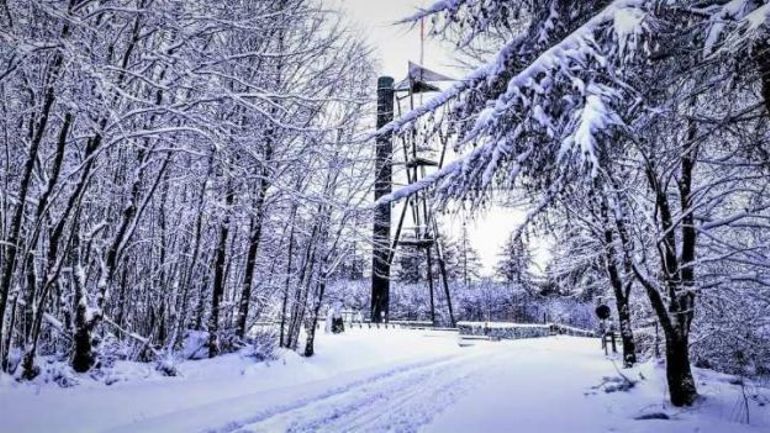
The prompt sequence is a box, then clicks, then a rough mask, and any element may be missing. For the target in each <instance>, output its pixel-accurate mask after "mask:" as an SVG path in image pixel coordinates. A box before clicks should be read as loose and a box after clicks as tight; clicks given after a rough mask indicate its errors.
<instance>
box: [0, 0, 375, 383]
mask: <svg viewBox="0 0 770 433" xmlns="http://www.w3.org/2000/svg"><path fill="white" fill-rule="evenodd" d="M0 8H1V9H2V11H0V12H1V13H0V20H1V21H2V31H0V37H1V38H2V44H0V59H1V60H2V66H0V69H2V72H0V92H2V95H1V96H0V104H1V105H0V110H2V114H1V115H0V117H1V120H0V122H2V131H3V133H2V142H3V145H2V152H1V153H2V156H0V164H1V165H2V167H3V168H2V171H0V182H1V183H2V195H0V232H1V233H2V239H3V248H2V255H1V256H0V259H1V260H0V262H1V263H2V270H1V272H0V319H2V320H0V336H1V337H2V338H1V339H0V341H1V343H0V359H1V360H2V366H3V370H5V371H11V372H13V371H15V372H16V373H17V374H19V375H21V376H23V377H25V378H34V377H35V375H36V374H37V373H38V371H39V368H38V366H37V364H36V356H38V355H52V354H53V355H60V356H63V357H65V358H67V359H69V362H70V363H71V365H72V367H73V368H74V370H75V371H78V372H84V371H88V370H89V369H91V368H93V367H94V366H98V364H99V363H100V362H101V361H103V358H104V357H103V355H105V354H106V353H107V352H110V351H115V350H116V348H115V346H117V345H121V344H125V345H127V347H128V348H129V349H128V351H129V353H123V356H128V357H131V358H132V359H137V358H139V359H141V358H147V359H153V358H157V357H159V356H160V355H161V354H162V353H172V352H174V351H175V350H176V349H177V348H178V347H179V346H180V345H181V344H182V341H183V339H184V336H185V333H186V332H187V330H188V329H193V330H207V331H208V332H209V334H208V335H209V341H208V351H209V354H210V356H214V355H216V354H217V353H218V352H219V351H221V350H223V346H226V345H233V344H236V345H237V344H239V343H237V341H239V340H241V339H242V338H243V337H244V335H245V333H246V331H247V330H248V329H249V327H250V324H251V323H252V322H253V321H255V320H256V319H257V318H258V317H260V316H261V315H263V314H264V313H265V311H268V312H269V313H274V311H273V310H274V309H276V308H279V309H282V310H283V312H284V315H283V316H282V317H286V322H287V323H286V324H285V326H284V328H285V329H286V332H285V335H281V339H282V341H281V343H282V344H284V345H286V346H289V347H296V345H297V337H298V334H299V331H300V328H301V326H302V324H303V321H304V320H305V319H306V318H308V317H314V315H317V314H318V308H319V305H318V304H319V302H320V297H321V296H322V295H323V290H324V284H325V281H326V280H327V279H328V278H329V276H330V274H331V273H332V272H333V271H334V270H335V269H336V267H337V266H338V263H339V261H340V258H341V257H344V256H345V255H346V253H347V252H348V249H349V248H350V243H349V239H351V238H352V236H351V233H350V231H351V230H352V231H354V229H355V227H356V226H357V225H358V224H360V221H359V220H358V218H360V216H359V212H358V211H357V209H358V208H359V207H360V206H357V204H358V203H360V202H361V201H362V200H364V199H366V191H367V179H366V173H367V170H368V169H370V168H371V164H370V162H369V160H370V158H369V156H368V155H369V153H370V150H369V147H368V145H367V144H366V143H361V142H358V141H355V139H354V136H355V135H356V134H357V133H359V132H361V129H362V127H363V121H364V119H367V116H366V112H367V110H368V107H369V99H370V94H371V87H372V86H371V83H372V82H373V67H372V63H371V60H370V56H369V50H368V48H367V47H365V45H364V44H363V42H362V41H361V40H359V39H356V37H355V36H354V35H353V34H352V33H351V32H349V31H348V30H347V29H346V28H345V27H344V24H342V21H341V19H340V16H339V14H338V13H336V12H333V11H330V10H325V9H323V8H322V7H321V5H319V4H316V3H315V2H308V1H302V0H280V1H274V2H273V1H270V2H213V3H212V2H208V1H201V2H198V1H185V2H168V1H153V0H136V1H88V0H70V1H66V2H65V1H61V2H35V1H9V2H3V4H2V6H0ZM277 294H280V296H279V295H277ZM275 299H279V300H280V303H279V305H277V306H276V305H275V303H274V302H273V301H274V300H275ZM111 346H113V347H111ZM134 352H135V353H134Z"/></svg>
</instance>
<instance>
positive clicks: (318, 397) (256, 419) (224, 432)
mask: <svg viewBox="0 0 770 433" xmlns="http://www.w3.org/2000/svg"><path fill="white" fill-rule="evenodd" d="M459 357H462V355H449V356H442V357H439V358H433V359H430V360H427V361H419V362H412V363H408V364H402V365H400V366H398V367H396V368H392V369H389V370H386V371H384V372H381V373H377V374H374V375H371V376H367V377H364V378H362V379H358V380H354V381H352V382H348V383H345V384H344V385H341V386H337V387H334V388H331V389H329V390H327V391H324V392H322V393H316V394H315V395H311V396H308V397H306V398H301V399H298V400H294V401H291V402H288V403H284V404H279V405H276V406H273V407H269V408H267V409H264V410H261V411H259V412H258V413H256V414H255V415H253V416H250V417H248V418H245V419H241V420H238V421H233V422H230V423H227V424H226V425H223V426H221V427H218V428H213V429H204V430H203V431H202V433H240V432H242V431H243V430H241V428H242V427H243V426H245V425H252V424H255V423H260V422H262V421H265V420H267V419H270V418H274V417H276V416H279V415H281V414H285V413H289V412H292V411H297V410H301V409H303V408H305V407H307V406H309V405H313V404H317V403H318V402H322V401H326V400H328V399H331V398H334V397H336V396H339V395H343V394H345V393H348V392H351V391H352V390H355V389H358V388H361V387H365V386H367V385H369V384H372V383H377V382H380V381H383V380H387V379H389V378H391V377H394V376H399V375H403V374H408V373H409V372H411V371H413V370H419V369H424V368H430V367H431V366H435V365H439V364H443V363H446V362H450V361H452V360H453V359H456V358H459ZM246 431H248V430H246Z"/></svg>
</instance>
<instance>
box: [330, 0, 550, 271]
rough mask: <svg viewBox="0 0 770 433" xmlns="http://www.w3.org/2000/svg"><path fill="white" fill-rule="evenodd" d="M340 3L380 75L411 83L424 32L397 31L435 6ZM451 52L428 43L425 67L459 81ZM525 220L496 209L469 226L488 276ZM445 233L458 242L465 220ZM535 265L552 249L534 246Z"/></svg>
mask: <svg viewBox="0 0 770 433" xmlns="http://www.w3.org/2000/svg"><path fill="white" fill-rule="evenodd" d="M332 1H337V2H338V4H339V5H340V6H341V9H342V10H343V11H344V12H345V13H346V14H347V15H348V16H349V18H350V20H351V21H352V22H353V23H354V24H355V26H356V27H358V28H359V29H360V30H361V31H362V33H363V34H364V35H365V36H366V38H367V39H368V41H369V43H370V44H371V46H372V48H373V49H374V50H375V55H376V56H377V58H378V59H379V61H380V68H381V75H389V76H391V77H393V78H394V79H395V80H396V81H397V82H398V81H400V80H401V79H403V78H404V77H406V71H407V62H408V61H410V60H411V61H413V62H419V59H420V30H419V27H414V28H413V27H411V26H409V25H395V24H394V23H395V22H396V21H398V20H400V19H403V18H404V17H407V16H409V15H412V14H413V13H414V12H416V11H417V10H418V8H420V7H421V6H422V7H425V6H428V5H429V4H430V0H332ZM454 64H455V62H453V59H452V56H451V52H450V51H449V50H448V49H447V48H445V47H443V46H442V45H441V44H440V43H439V42H437V41H430V40H428V41H426V42H425V65H424V66H426V67H428V68H430V69H433V70H435V71H437V72H442V73H445V74H447V75H450V76H456V75H457V74H458V71H457V70H456V69H454V68H453V67H452V65H454ZM523 219H524V211H521V210H516V209H502V208H493V209H492V210H490V211H489V212H486V213H485V214H483V215H477V216H476V217H475V218H474V220H471V221H468V223H467V224H468V228H469V233H470V238H471V243H472V245H473V247H474V248H475V249H476V250H477V251H478V253H479V255H480V257H481V260H482V263H483V265H484V271H483V272H484V274H485V275H491V274H492V273H493V269H494V266H495V263H497V260H498V258H499V257H498V254H499V252H500V249H501V247H502V245H503V244H504V242H505V240H506V238H507V236H508V234H509V233H510V232H511V231H512V230H514V229H515V228H516V227H517V225H518V224H521V222H522V221H523ZM442 226H443V228H444V229H445V230H447V231H448V232H450V233H452V234H453V235H454V236H455V237H457V236H459V233H460V229H461V227H462V221H461V220H460V217H454V218H445V219H444V221H442ZM532 247H533V249H534V250H535V251H534V253H535V259H536V262H538V263H539V264H541V265H542V264H544V263H545V261H546V260H547V257H548V251H547V250H548V248H547V243H545V242H544V243H543V244H541V245H532Z"/></svg>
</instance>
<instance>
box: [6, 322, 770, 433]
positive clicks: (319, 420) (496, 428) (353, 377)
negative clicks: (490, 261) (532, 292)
mask: <svg viewBox="0 0 770 433" xmlns="http://www.w3.org/2000/svg"><path fill="white" fill-rule="evenodd" d="M597 345H598V342H597V341H596V340H591V339H582V338H574V337H551V338H545V339H537V340H519V341H510V342H480V343H477V344H475V345H474V346H472V347H463V348H461V347H459V346H458V345H457V337H456V335H454V334H451V333H441V332H425V331H408V330H392V329H391V330H366V329H364V330H352V331H349V332H347V333H346V334H344V335H340V336H332V335H321V336H320V338H319V341H318V355H317V356H316V357H313V358H311V359H304V358H301V357H299V356H297V355H295V354H293V353H284V354H283V357H282V359H281V360H279V361H274V362H271V363H269V364H255V363H254V362H253V361H251V360H249V359H246V358H241V357H240V356H238V355H230V356H224V357H220V358H218V359H215V360H205V361H197V362H187V363H184V364H182V365H181V366H180V370H181V372H182V374H183V377H177V378H165V377H157V375H156V374H155V373H154V372H152V371H151V368H150V367H148V366H142V365H136V364H133V365H125V364H124V365H121V366H120V367H119V368H120V369H122V370H123V371H124V372H127V373H126V374H124V376H125V377H129V378H130V380H123V381H119V382H117V383H114V384H113V385H110V386H106V385H104V384H102V383H96V382H93V381H87V380H84V381H82V383H81V385H79V386H77V387H74V388H69V389H60V388H58V387H56V386H55V385H45V386H31V385H29V384H22V385H20V384H16V383H15V382H12V381H10V380H9V379H8V378H7V377H6V378H4V379H3V380H2V381H0V420H1V421H0V426H1V427H2V428H1V429H0V430H2V431H4V432H5V431H7V432H14V433H25V432H57V433H68V432H115V433H117V432H126V433H129V432H130V433H136V432H163V433H171V432H238V433H246V432H282V431H290V432H316V431H328V432H341V431H351V432H370V431H371V432H410V431H424V432H442V433H443V432H489V433H492V432H510V431H514V429H515V431H518V432H546V433H548V432H567V431H569V432H591V433H594V432H614V431H616V432H648V431H649V432H652V431H654V432H677V433H679V432H701V433H708V432H713V433H727V432H730V433H732V432H768V431H770V391H768V390H767V389H764V388H756V387H753V386H751V387H747V388H746V393H747V395H748V396H749V398H748V400H747V401H748V405H749V410H748V413H749V424H746V423H745V422H746V408H745V404H744V401H745V400H744V398H743V393H742V390H741V388H740V387H739V386H737V385H733V384H731V382H734V379H733V378H731V377H728V376H723V375H719V374H716V373H713V372H708V371H697V373H696V374H697V377H698V381H699V389H700V391H701V393H702V394H703V396H704V398H702V399H701V401H699V402H698V404H697V405H696V406H695V407H693V408H689V409H675V408H672V407H670V406H669V405H667V404H666V403H665V401H666V395H665V387H664V381H663V376H664V372H663V370H662V368H661V367H660V366H656V365H653V364H649V363H648V364H645V365H642V366H640V367H638V368H636V369H633V370H623V373H624V374H626V375H627V376H628V377H629V378H631V379H633V380H636V381H637V384H636V386H635V387H634V388H633V389H631V390H630V391H628V392H609V393H608V392H606V390H607V389H608V388H611V387H612V386H613V385H614V384H615V382H605V380H604V378H607V377H613V378H616V377H618V373H617V371H616V370H615V367H614V366H613V364H612V363H611V362H610V361H608V360H607V359H605V357H604V356H603V354H602V353H601V352H600V351H599V349H598V347H597ZM142 375H145V376H147V377H145V378H140V376H142ZM642 377H644V379H642ZM603 382H605V383H604V384H603V385H602V383H603ZM660 414H665V415H666V416H668V417H669V418H670V419H668V420H661V419H646V420H637V419H635V418H638V417H640V416H650V415H655V416H660Z"/></svg>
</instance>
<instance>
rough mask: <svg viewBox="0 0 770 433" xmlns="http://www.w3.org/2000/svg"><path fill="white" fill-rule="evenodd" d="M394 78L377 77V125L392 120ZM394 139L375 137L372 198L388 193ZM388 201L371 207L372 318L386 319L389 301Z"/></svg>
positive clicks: (390, 183) (374, 320)
mask: <svg viewBox="0 0 770 433" xmlns="http://www.w3.org/2000/svg"><path fill="white" fill-rule="evenodd" d="M393 97H394V91H393V78H391V77H380V78H379V80H377V128H378V129H379V128H381V127H383V126H385V125H386V124H387V123H389V122H390V121H392V120H393ZM392 155H393V142H392V136H391V133H387V134H383V135H380V136H378V137H377V140H376V150H375V162H374V170H375V176H376V177H375V181H374V200H375V201H376V200H379V199H380V198H381V197H383V196H385V195H387V194H390V192H391V186H392V174H393V166H392V164H393V161H392ZM389 248H390V204H384V205H381V206H377V208H376V209H375V210H374V232H373V251H372V303H371V319H372V322H375V323H377V322H380V321H382V320H384V321H386V322H387V320H388V316H389V304H390V263H389V259H390V252H389V251H388V250H389Z"/></svg>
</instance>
